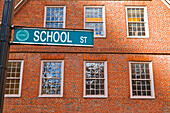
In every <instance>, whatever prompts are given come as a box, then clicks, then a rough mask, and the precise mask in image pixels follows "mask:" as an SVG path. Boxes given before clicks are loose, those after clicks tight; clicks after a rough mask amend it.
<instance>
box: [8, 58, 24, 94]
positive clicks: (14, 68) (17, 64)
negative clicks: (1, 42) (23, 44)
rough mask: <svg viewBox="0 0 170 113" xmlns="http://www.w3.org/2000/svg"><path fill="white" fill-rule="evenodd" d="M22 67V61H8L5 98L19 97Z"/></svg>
mask: <svg viewBox="0 0 170 113" xmlns="http://www.w3.org/2000/svg"><path fill="white" fill-rule="evenodd" d="M23 65H24V61H23V60H9V61H8V68H7V76H6V88H5V97H21V85H22V74H23Z"/></svg>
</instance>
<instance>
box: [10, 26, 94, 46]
mask: <svg viewBox="0 0 170 113" xmlns="http://www.w3.org/2000/svg"><path fill="white" fill-rule="evenodd" d="M13 43H19V44H39V45H66V46H93V45H94V33H93V30H71V29H47V28H15V29H14V36H13Z"/></svg>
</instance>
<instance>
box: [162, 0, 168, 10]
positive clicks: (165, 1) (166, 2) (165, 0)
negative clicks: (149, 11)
mask: <svg viewBox="0 0 170 113" xmlns="http://www.w3.org/2000/svg"><path fill="white" fill-rule="evenodd" d="M161 1H162V2H163V3H164V4H165V5H166V6H167V7H168V8H169V9H170V1H168V0H161Z"/></svg>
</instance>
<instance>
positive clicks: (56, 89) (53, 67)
mask: <svg viewBox="0 0 170 113" xmlns="http://www.w3.org/2000/svg"><path fill="white" fill-rule="evenodd" d="M63 81H64V60H43V61H41V75H40V91H39V97H63Z"/></svg>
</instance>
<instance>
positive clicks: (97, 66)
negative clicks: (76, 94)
mask: <svg viewBox="0 0 170 113" xmlns="http://www.w3.org/2000/svg"><path fill="white" fill-rule="evenodd" d="M107 96H108V95H107V62H104V61H98V62H94V61H93V62H90V61H85V62H84V97H107Z"/></svg>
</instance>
